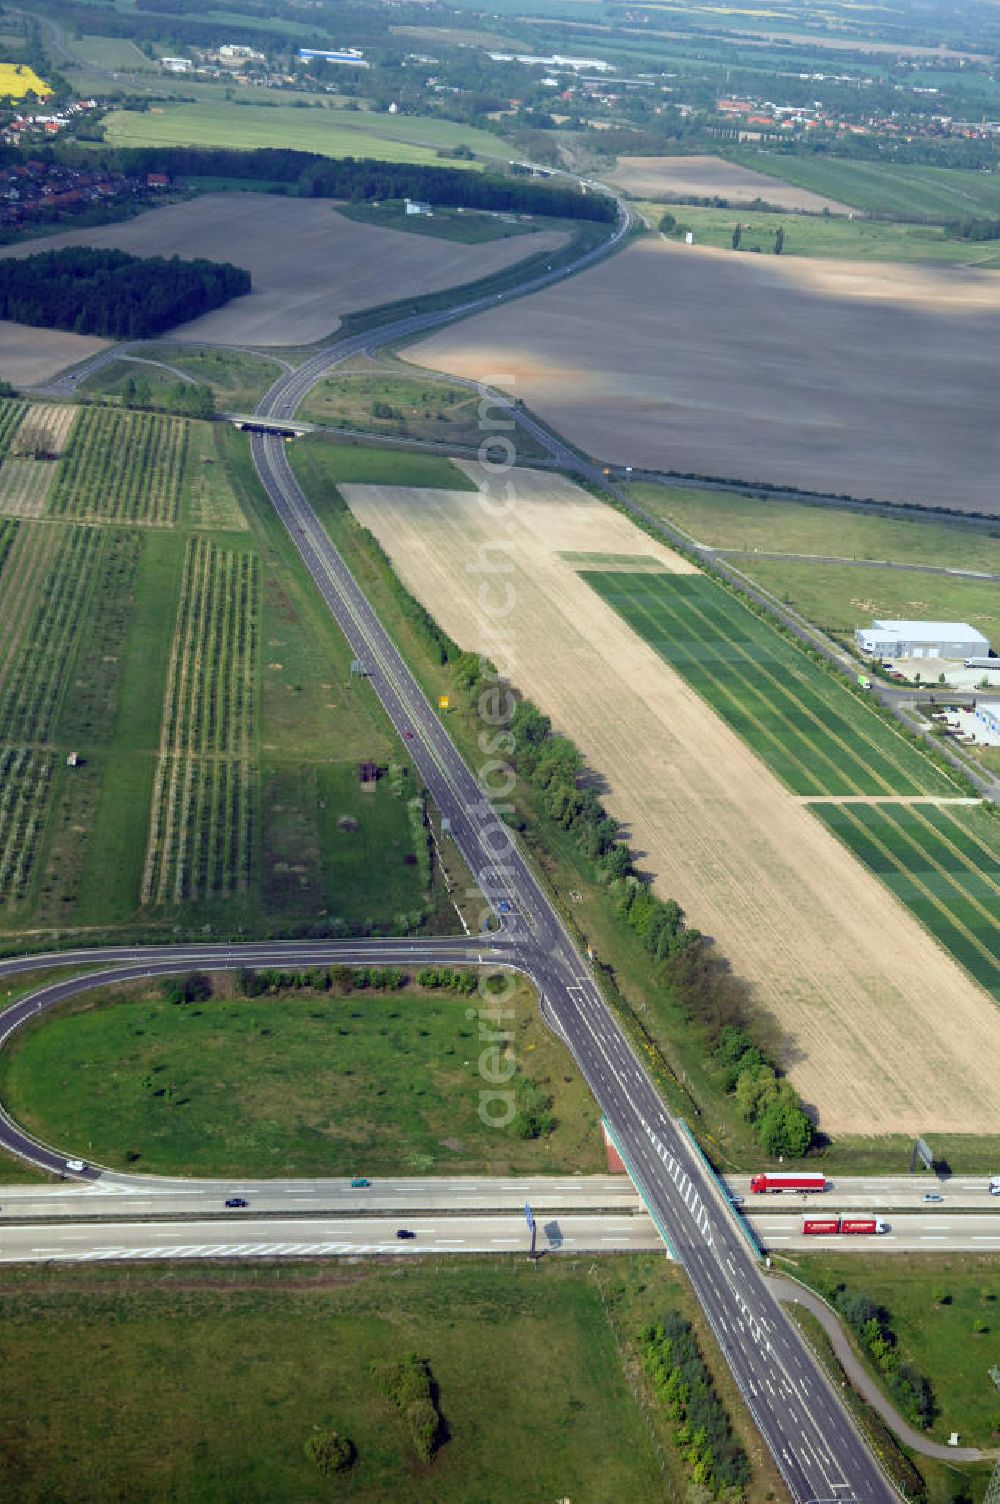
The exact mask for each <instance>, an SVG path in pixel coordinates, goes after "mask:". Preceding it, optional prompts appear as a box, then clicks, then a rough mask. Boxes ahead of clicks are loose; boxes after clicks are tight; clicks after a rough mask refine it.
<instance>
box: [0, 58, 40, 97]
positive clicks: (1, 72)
mask: <svg viewBox="0 0 1000 1504" xmlns="http://www.w3.org/2000/svg"><path fill="white" fill-rule="evenodd" d="M29 91H30V92H31V93H33V94H37V95H38V97H39V99H41V98H42V96H43V95H45V94H51V93H52V90H51V89H50V88H49V86H48V84H47V83H45V81H44V80H43V79H41V78H39V77H38V74H37V73H36V72H35V70H34V68H29V67H28V65H27V64H26V63H0V99H5V98H8V97H9V98H11V99H23V98H24V96H25V94H27V93H28V92H29Z"/></svg>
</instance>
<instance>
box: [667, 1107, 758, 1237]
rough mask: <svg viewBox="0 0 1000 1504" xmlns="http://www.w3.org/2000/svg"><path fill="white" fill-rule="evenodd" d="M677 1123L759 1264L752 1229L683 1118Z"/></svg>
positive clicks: (754, 1235)
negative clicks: (734, 1203)
mask: <svg viewBox="0 0 1000 1504" xmlns="http://www.w3.org/2000/svg"><path fill="white" fill-rule="evenodd" d="M677 1123H678V1126H679V1127H680V1130H681V1132H682V1133H683V1134H684V1137H685V1138H686V1139H687V1141H688V1143H689V1144H690V1145H691V1148H692V1149H693V1150H694V1152H695V1153H696V1154H697V1156H698V1158H699V1160H700V1161H701V1164H702V1167H703V1169H704V1170H705V1173H706V1174H707V1175H708V1177H709V1180H710V1181H711V1182H712V1184H713V1185H714V1186H715V1188H716V1190H717V1191H718V1193H719V1197H720V1199H721V1200H722V1201H723V1202H724V1204H725V1207H726V1211H727V1212H728V1213H729V1215H730V1217H731V1218H732V1220H733V1221H734V1222H735V1223H736V1226H737V1227H738V1228H739V1230H740V1232H741V1233H742V1234H743V1236H744V1237H745V1238H746V1240H747V1242H748V1243H749V1244H750V1251H751V1253H752V1254H753V1256H754V1258H755V1259H756V1260H757V1261H758V1263H759V1262H760V1260H761V1259H762V1258H763V1256H764V1250H763V1249H762V1248H761V1246H760V1244H759V1243H758V1241H757V1236H756V1234H755V1232H754V1230H753V1228H752V1227H751V1226H750V1223H749V1222H748V1221H747V1219H746V1217H741V1216H740V1214H739V1212H738V1211H737V1209H736V1207H735V1206H734V1205H733V1201H732V1197H731V1196H730V1194H729V1192H728V1190H727V1189H726V1186H725V1184H724V1182H723V1181H722V1179H721V1178H720V1177H719V1175H717V1174H716V1172H715V1170H714V1169H713V1167H712V1165H711V1164H710V1163H709V1161H708V1158H707V1156H706V1154H705V1151H704V1149H703V1148H702V1147H701V1145H700V1144H699V1142H698V1140H697V1139H696V1138H695V1136H694V1134H693V1133H692V1132H691V1129H690V1128H689V1127H688V1125H687V1123H685V1121H684V1119H683V1118H678V1119H677ZM640 1194H641V1193H640Z"/></svg>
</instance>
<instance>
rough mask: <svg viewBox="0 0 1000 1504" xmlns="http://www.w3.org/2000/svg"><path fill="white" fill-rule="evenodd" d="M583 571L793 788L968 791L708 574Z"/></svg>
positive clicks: (810, 791)
mask: <svg viewBox="0 0 1000 1504" xmlns="http://www.w3.org/2000/svg"><path fill="white" fill-rule="evenodd" d="M581 573H582V575H583V578H584V579H585V580H586V581H587V582H588V584H589V585H591V586H592V587H593V589H594V590H596V591H597V593H598V594H599V595H600V596H601V597H602V598H603V599H604V600H605V601H607V602H608V604H609V605H611V606H613V607H614V609H615V610H616V611H617V612H618V613H619V615H620V616H622V617H623V618H624V619H625V621H627V622H628V624H629V625H630V626H631V627H632V629H633V630H634V631H635V632H636V633H637V634H638V635H639V636H640V637H642V638H643V639H644V640H645V641H646V642H648V643H649V644H650V646H651V647H652V648H654V649H655V651H656V652H657V653H659V654H660V656H661V657H662V658H664V659H665V660H666V661H667V662H668V663H669V664H670V665H671V667H673V668H675V669H676V670H677V672H678V673H679V674H681V675H682V676H683V677H684V678H685V679H686V680H687V682H688V683H689V684H690V685H691V686H692V688H693V689H694V690H696V692H697V693H698V694H699V695H701V697H702V698H703V699H704V700H706V701H707V702H708V704H709V705H711V707H712V709H713V710H714V711H716V713H717V714H718V715H720V716H721V717H722V719H723V720H725V721H726V722H727V723H728V724H729V725H730V726H731V727H732V728H733V730H734V731H736V732H737V733H738V735H739V736H741V737H742V738H743V739H744V741H746V742H747V743H748V745H749V746H750V747H751V748H752V749H753V751H754V752H755V753H756V754H757V756H758V757H760V759H761V760H762V762H764V763H765V764H766V765H767V766H768V767H769V768H770V769H771V770H772V771H773V772H774V773H775V774H777V776H778V777H779V778H780V779H781V780H782V782H783V783H785V784H786V785H787V786H788V788H789V789H791V790H792V792H793V793H796V794H813V795H815V794H832V795H836V794H881V795H887V794H888V795H891V794H898V795H914V794H940V795H944V796H948V795H952V796H954V795H957V794H960V793H962V792H963V790H962V789H960V788H959V787H958V786H957V785H956V784H955V783H954V782H953V781H952V780H951V779H950V778H949V777H948V775H947V774H946V773H944V772H942V771H941V770H939V769H938V768H937V767H936V766H935V765H934V764H933V763H932V762H931V761H930V759H929V758H927V757H925V756H924V754H923V753H922V752H921V751H920V750H919V748H918V747H916V746H914V745H913V744H912V743H911V742H910V741H908V740H907V739H906V737H905V736H903V735H902V734H901V733H900V732H899V731H897V730H895V729H894V728H893V726H892V725H891V724H889V723H887V722H886V721H884V720H883V719H882V718H881V716H879V715H878V714H877V713H876V712H875V711H874V710H873V709H872V708H871V707H870V706H869V705H867V704H866V703H865V702H864V701H863V700H862V699H860V698H859V697H858V696H857V695H856V694H855V693H853V692H852V690H851V689H849V688H848V687H847V685H845V684H843V683H841V682H840V681H838V680H837V679H836V678H834V677H833V675H831V674H829V673H827V672H826V670H825V669H823V668H822V667H821V666H820V665H819V664H817V663H815V662H814V661H813V660H812V659H811V658H809V657H808V656H807V654H805V653H804V652H801V651H800V650H799V649H798V648H797V647H796V646H795V645H794V644H793V643H791V642H789V641H788V640H787V639H786V638H784V637H782V636H781V634H780V633H779V632H776V631H775V630H774V629H773V628H772V627H770V626H769V625H768V624H767V623H766V622H764V621H761V620H760V619H759V618H758V617H756V616H754V615H753V613H752V612H750V611H748V610H747V609H746V608H745V607H744V606H742V605H740V603H739V601H737V600H735V599H734V598H733V597H732V596H730V595H729V594H728V593H727V592H726V591H725V590H723V589H722V588H721V586H719V585H717V584H715V582H714V581H712V580H710V579H707V578H706V577H705V576H704V575H699V574H648V573H628V572H623V571H618V570H614V571H612V570H607V571H602V570H585V571H581Z"/></svg>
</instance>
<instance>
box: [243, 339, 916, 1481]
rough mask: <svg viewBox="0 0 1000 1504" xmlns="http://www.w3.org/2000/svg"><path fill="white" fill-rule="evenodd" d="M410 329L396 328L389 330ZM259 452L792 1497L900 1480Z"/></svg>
mask: <svg viewBox="0 0 1000 1504" xmlns="http://www.w3.org/2000/svg"><path fill="white" fill-rule="evenodd" d="M409 332H411V331H409V330H407V329H398V330H397V334H405V333H409ZM329 364H330V355H329V354H328V353H326V354H320V355H318V356H317V357H316V358H315V359H314V360H313V361H312V362H309V363H307V365H306V366H305V367H303V368H301V369H300V370H299V371H296V372H293V373H292V374H291V375H290V376H288V377H284V378H282V379H281V380H279V381H278V382H277V383H276V384H275V386H274V387H273V388H272V389H271V393H270V394H269V396H268V398H266V399H265V401H264V402H263V403H262V405H261V408H260V409H259V411H260V413H261V416H262V417H270V418H278V417H282V416H288V415H290V414H291V413H292V412H294V411H295V409H296V407H297V406H298V404H299V402H300V401H301V399H302V397H303V396H304V395H305V392H306V391H307V390H308V386H309V385H310V384H311V383H312V382H314V381H316V380H319V379H320V378H321V377H322V376H323V374H324V373H325V371H326V370H327V369H328V368H329ZM251 448H252V453H253V458H254V463H255V465H256V467H257V472H258V475H259V477H260V480H261V482H262V484H263V485H264V487H265V489H266V491H267V493H268V495H269V497H270V498H271V501H272V503H273V505H274V507H275V509H276V511H277V513H278V515H279V517H280V518H281V519H282V521H283V523H284V525H285V527H286V528H287V530H288V532H289V535H290V536H291V538H292V541H293V542H294V544H295V546H296V548H297V549H298V552H299V554H300V555H301V557H302V560H303V562H304V564H305V566H306V569H307V570H308V571H309V573H310V575H311V576H312V578H313V580H314V582H315V584H316V586H317V589H318V590H319V591H320V594H321V595H322V597H323V599H324V601H325V602H326V604H327V606H328V608H329V610H330V612H331V614H332V615H333V617H334V618H335V620H336V621H337V623H338V625H339V626H340V628H341V630H342V631H343V633H344V635H345V637H346V638H347V641H348V643H349V644H350V647H351V650H352V653H353V654H354V656H355V657H356V658H358V659H359V660H360V661H361V662H362V664H363V665H364V667H365V671H366V673H367V675H368V677H369V679H370V681H371V683H372V686H373V688H374V689H375V691H376V693H377V694H378V696H379V699H380V700H381V702H382V704H383V706H384V708H385V710H386V713H387V714H388V716H389V718H390V720H391V721H392V723H393V725H394V726H395V728H396V730H397V732H399V734H400V735H401V736H403V737H404V738H405V739H406V741H407V743H408V749H409V751H410V753H411V755H412V758H413V761H414V764H415V766H416V767H417V770H418V771H419V773H420V775H421V777H422V778H423V779H424V781H425V782H426V784H427V786H428V788H429V790H430V793H431V797H432V798H433V799H434V801H435V803H436V805H437V806H438V809H439V810H440V812H441V814H442V815H443V816H445V817H446V818H447V819H448V820H449V821H450V824H451V831H452V835H453V837H454V839H455V841H456V843H457V844H458V847H459V849H460V850H461V852H462V855H463V856H464V858H465V860H466V862H467V864H468V866H469V868H470V870H471V871H472V872H473V873H475V874H476V876H477V878H478V881H479V886H480V888H481V890H482V891H483V893H484V894H485V895H486V896H487V898H488V899H489V901H490V902H491V903H492V904H493V906H494V908H495V909H496V910H497V911H498V912H500V913H505V919H504V927H505V931H506V936H505V940H506V944H507V945H509V947H510V948H509V951H508V954H509V955H510V956H511V958H512V959H513V960H514V961H515V963H516V964H517V965H518V966H519V967H520V968H521V969H522V970H523V971H524V972H525V973H526V974H527V975H529V976H530V977H532V979H533V980H534V981H535V983H536V985H537V986H538V988H539V991H540V993H541V995H542V999H543V1007H544V1009H545V1011H546V1016H547V1017H548V1018H549V1019H550V1021H551V1022H552V1023H553V1025H554V1027H555V1028H556V1030H557V1032H558V1033H559V1034H560V1035H561V1036H562V1037H563V1039H564V1040H565V1041H566V1043H567V1045H568V1046H569V1048H570V1050H571V1051H572V1053H573V1055H574V1057H575V1058H576V1060H577V1063H578V1065H579V1067H580V1069H581V1071H582V1072H583V1074H584V1076H585V1078H586V1080H587V1082H588V1084H589V1086H590V1089H591V1091H592V1092H593V1094H594V1096H595V1097H596V1099H597V1102H598V1104H599V1105H600V1108H601V1110H602V1113H603V1114H604V1117H605V1119H606V1121H607V1122H608V1123H609V1125H610V1127H611V1129H612V1131H613V1133H614V1135H615V1138H616V1142H617V1143H618V1146H619V1149H620V1151H621V1153H622V1155H623V1157H624V1159H625V1161H626V1163H627V1164H628V1166H629V1170H630V1173H631V1174H632V1178H633V1180H634V1181H635V1182H636V1185H637V1186H638V1187H639V1189H640V1191H641V1193H642V1195H643V1199H644V1201H645V1202H646V1204H647V1206H648V1208H649V1210H650V1212H651V1214H652V1216H653V1219H654V1221H655V1223H656V1225H657V1226H658V1228H659V1229H660V1231H661V1233H662V1235H663V1237H664V1240H665V1241H666V1242H667V1243H668V1245H669V1247H670V1249H671V1251H672V1252H673V1253H674V1256H675V1257H676V1258H678V1259H679V1260H680V1262H681V1263H682V1264H683V1265H684V1267H685V1269H686V1271H687V1273H688V1275H689V1277H690V1279H691V1282H692V1286H693V1288H694V1291H695V1293H696V1295H697V1297H698V1299H699V1301H700V1303H701V1305H702V1308H703V1310H704V1312H705V1315H706V1317H707V1319H708V1321H709V1323H710V1324H711V1326H712V1329H713V1331H714V1333H715V1335H716V1338H717V1339H718V1341H719V1345H720V1347H721V1350H722V1352H723V1354H724V1355H725V1358H726V1360H727V1362H728V1364H729V1366H730V1368H731V1370H732V1372H733V1375H734V1377H735V1379H736V1382H737V1384H738V1385H739V1388H740V1390H741V1392H742V1394H743V1396H744V1398H745V1400H746V1402H747V1404H748V1406H749V1408H750V1410H751V1413H752V1414H753V1416H754V1419H755V1421H756V1423H757V1425H758V1427H759V1429H760V1431H761V1434H762V1435H763V1437H764V1439H765V1441H766V1442H767V1444H768V1446H769V1447H770V1449H771V1452H772V1454H773V1456H774V1457H775V1460H776V1462H777V1464H778V1466H779V1468H780V1469H781V1471H782V1474H783V1475H784V1478H785V1480H786V1483H787V1484H788V1487H789V1490H790V1492H791V1494H792V1496H793V1497H794V1498H795V1499H796V1500H800V1501H803V1504H805V1501H809V1500H816V1499H833V1498H838V1499H841V1500H843V1501H844V1504H849V1501H852V1500H856V1501H858V1504H861V1501H865V1504H875V1501H882V1500H885V1499H889V1498H893V1497H894V1493H893V1490H892V1488H891V1486H890V1485H889V1483H888V1481H887V1480H886V1478H885V1477H884V1475H883V1473H882V1472H881V1469H880V1468H879V1466H878V1464H877V1462H876V1461H875V1459H874V1457H873V1456H872V1454H871V1453H870V1452H869V1450H868V1448H867V1446H866V1444H865V1443H864V1441H863V1440H862V1439H861V1437H860V1435H859V1434H858V1432H857V1431H856V1430H855V1428H854V1426H853V1424H852V1422H851V1420H850V1419H849V1417H848V1415H847V1413H846V1412H845V1410H844V1409H843V1407H842V1405H841V1403H840V1401H839V1398H838V1397H837V1396H836V1395H835V1393H834V1391H833V1390H832V1388H831V1387H830V1385H829V1384H828V1382H827V1380H826V1378H825V1376H824V1374H823V1373H822V1371H821V1369H820V1368H819V1366H818V1365H817V1364H816V1363H815V1361H814V1360H813V1358H812V1355H811V1353H810V1352H809V1350H808V1349H807V1348H806V1346H805V1344H804V1343H803V1341H802V1339H801V1337H800V1336H799V1334H798V1332H797V1331H796V1330H795V1329H794V1327H793V1326H792V1325H791V1323H790V1322H789V1321H788V1320H787V1318H786V1317H785V1315H784V1313H783V1312H782V1311H781V1310H780V1308H779V1306H778V1305H777V1303H776V1301H775V1300H774V1298H773V1297H772V1295H771V1292H770V1291H769V1290H768V1288H767V1286H766V1284H765V1282H764V1280H763V1279H762V1277H761V1275H760V1272H759V1268H758V1263H757V1260H756V1256H755V1252H754V1251H752V1250H751V1248H750V1245H749V1243H748V1241H747V1239H746V1237H745V1235H744V1231H743V1230H742V1229H741V1228H740V1227H739V1226H738V1225H736V1224H735V1223H734V1220H733V1219H732V1217H731V1216H730V1214H729V1211H728V1208H727V1207H726V1205H725V1203H724V1202H723V1200H722V1197H721V1193H720V1192H719V1190H718V1188H717V1186H716V1185H715V1182H714V1180H713V1179H712V1177H711V1175H710V1174H709V1172H708V1171H707V1170H706V1169H705V1167H704V1166H703V1164H702V1162H701V1160H700V1157H699V1156H698V1154H697V1152H696V1151H695V1150H694V1149H693V1148H692V1147H691V1145H690V1144H689V1142H688V1140H687V1138H686V1136H685V1134H684V1133H683V1131H682V1130H681V1129H680V1127H679V1126H678V1124H677V1123H676V1122H675V1121H674V1120H672V1119H671V1118H669V1117H668V1115H667V1114H666V1112H665V1110H664V1107H663V1104H662V1102H661V1100H660V1098H659V1096H658V1094H657V1092H656V1090H655V1088H654V1087H653V1085H652V1083H651V1082H650V1080H649V1078H648V1076H647V1075H646V1073H645V1071H644V1069H643V1067H642V1066H641V1064H640V1063H639V1061H638V1059H637V1057H636V1056H635V1054H634V1052H633V1050H632V1048H631V1046H630V1045H629V1043H628V1041H627V1040H626V1038H625V1036H624V1034H623V1032H622V1030H621V1029H620V1027H619V1025H618V1023H617V1022H616V1020H615V1019H614V1017H613V1015H612V1014H611V1012H610V1011H609V1009H608V1008H607V1006H606V1005H605V1002H604V999H603V997H602V995H601V993H600V991H599V989H598V987H597V985H596V983H595V982H594V979H593V977H592V975H591V973H590V970H589V968H588V966H587V963H586V961H585V959H584V957H583V956H582V955H581V954H580V953H579V951H578V950H577V949H576V946H575V945H574V943H573V941H572V939H571V938H570V935H569V933H568V931H567V930H566V928H565V926H564V924H563V922H562V919H561V918H560V916H559V914H558V913H557V911H556V909H555V908H554V906H553V904H552V903H551V901H550V899H549V897H548V895H547V894H546V893H545V891H544V890H543V889H542V887H541V886H540V884H539V882H538V880H537V878H536V877H535V875H534V873H533V871H532V869H531V868H530V867H529V866H528V864H527V862H526V861H525V859H524V857H523V855H522V853H521V851H520V849H519V847H518V846H517V844H516V840H515V838H514V837H513V836H512V834H511V833H510V831H509V830H508V828H507V827H506V826H505V825H504V824H503V822H502V821H501V820H499V819H498V818H497V816H496V814H495V813H494V811H493V808H492V805H491V802H490V799H489V798H488V796H487V794H486V793H485V792H484V790H483V788H481V787H480V784H479V783H478V781H477V779H476V778H475V777H474V776H473V775H472V773H471V772H470V771H469V769H468V768H467V767H466V765H465V763H464V762H463V760H462V758H461V757H460V756H459V754H458V752H457V750H456V748H455V747H454V745H453V744H452V742H451V740H450V738H449V736H448V734H447V732H446V731H445V729H444V726H443V725H442V723H441V719H440V717H439V716H438V714H437V713H436V711H435V710H434V709H433V708H432V707H431V705H430V704H429V702H428V701H427V699H426V698H425V696H424V695H423V693H422V692H421V690H420V688H419V686H418V685H417V683H416V680H415V679H414V677H413V675H412V674H411V673H410V671H409V669H408V668H407V666H406V664H405V663H404V662H403V660H402V657H401V655H400V654H399V652H398V651H397V649H396V647H395V644H394V643H393V642H392V640H391V638H390V637H389V635H388V633H387V632H386V631H385V630H384V628H383V627H382V625H381V623H380V622H379V620H378V618H377V616H376V615H375V612H374V611H373V609H372V607H371V605H370V604H369V602H368V600H367V599H366V597H365V596H364V594H363V592H362V591H361V590H360V588H359V587H358V585H357V583H356V581H355V580H354V578H353V576H352V575H351V573H350V570H349V569H348V568H347V565H346V564H345V562H344V560H343V559H342V557H341V556H340V554H339V553H338V552H337V550H336V549H335V548H334V547H333V545H332V543H331V542H330V539H329V538H328V536H327V535H326V533H325V531H324V529H323V528H322V526H321V525H320V523H319V521H318V520H317V518H316V516H315V514H314V513H313V511H312V509H311V507H310V506H309V504H308V502H307V500H306V498H305V496H304V495H303V493H302V491H301V489H300V488H299V486H298V484H297V482H296V480H295V477H294V476H293V474H292V471H291V469H290V467H289V464H288V459H287V454H286V450H285V445H284V443H283V442H282V440H281V439H280V438H276V437H273V436H269V435H265V434H255V435H253V437H252V439H251Z"/></svg>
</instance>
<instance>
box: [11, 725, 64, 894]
mask: <svg viewBox="0 0 1000 1504" xmlns="http://www.w3.org/2000/svg"><path fill="white" fill-rule="evenodd" d="M54 765H55V757H54V756H53V754H52V753H51V752H36V751H30V750H28V749H27V748H24V747H0V908H2V907H3V906H4V905H5V904H8V903H16V902H17V901H18V899H21V898H24V896H25V894H26V893H27V890H28V880H29V878H30V876H31V872H32V869H33V867H34V865H35V858H36V856H37V850H38V842H39V839H40V836H41V833H42V827H43V825H44V823H45V818H46V815H47V812H48V806H49V794H50V785H51V781H52V769H53V767H54Z"/></svg>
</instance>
